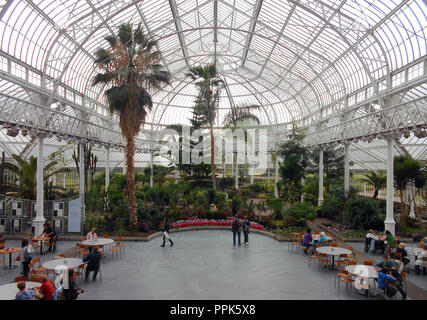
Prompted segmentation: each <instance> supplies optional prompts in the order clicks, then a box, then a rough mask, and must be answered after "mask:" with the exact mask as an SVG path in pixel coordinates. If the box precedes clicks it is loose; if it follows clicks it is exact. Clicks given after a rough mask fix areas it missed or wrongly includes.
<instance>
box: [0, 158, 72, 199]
mask: <svg viewBox="0 0 427 320" xmlns="http://www.w3.org/2000/svg"><path fill="white" fill-rule="evenodd" d="M12 157H13V159H15V161H16V163H17V164H13V163H9V162H4V163H2V164H0V166H1V168H2V169H8V170H10V171H12V172H14V173H15V174H16V175H17V176H18V179H19V184H18V185H17V186H11V185H9V186H7V187H8V189H9V190H12V191H11V192H10V193H9V194H11V195H13V196H16V197H20V198H22V199H28V200H36V198H37V158H34V157H33V156H31V157H30V159H29V160H28V161H26V160H25V159H22V158H21V157H19V156H17V155H16V154H13V155H12ZM57 164H58V162H57V161H55V160H54V161H51V162H49V163H48V164H47V165H46V166H45V167H44V169H43V183H44V185H45V187H48V180H49V178H50V177H52V176H55V175H56V174H59V173H64V172H70V171H71V170H70V169H69V168H64V167H62V168H59V169H56V170H55V169H54V168H55V166H56V165H57ZM55 188H56V189H62V188H61V187H58V186H57V187H55ZM46 190H47V189H46ZM47 194H48V193H47V192H46V193H45V196H47Z"/></svg>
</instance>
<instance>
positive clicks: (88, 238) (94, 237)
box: [86, 228, 98, 240]
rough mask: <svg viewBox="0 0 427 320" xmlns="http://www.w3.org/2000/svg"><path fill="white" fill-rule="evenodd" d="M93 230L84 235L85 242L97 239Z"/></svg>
mask: <svg viewBox="0 0 427 320" xmlns="http://www.w3.org/2000/svg"><path fill="white" fill-rule="evenodd" d="M95 231H96V230H95V228H92V230H90V231H89V233H88V234H87V235H86V239H87V240H96V239H98V235H97V234H96V232H95Z"/></svg>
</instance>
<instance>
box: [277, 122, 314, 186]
mask: <svg viewBox="0 0 427 320" xmlns="http://www.w3.org/2000/svg"><path fill="white" fill-rule="evenodd" d="M303 139H304V134H303V133H302V131H301V130H300V129H299V128H298V127H297V126H296V125H295V124H294V125H293V126H292V130H291V132H290V133H289V135H288V140H287V141H286V142H284V143H283V144H281V145H280V146H279V148H278V150H277V155H278V156H280V157H281V158H282V159H283V162H282V163H279V166H280V167H279V173H280V176H281V177H282V181H283V183H282V186H283V185H287V184H289V183H288V182H289V181H291V182H292V184H291V185H293V187H294V188H295V189H296V190H297V192H298V193H301V191H302V190H301V189H302V185H301V180H302V178H303V177H304V175H305V170H306V167H307V165H308V151H307V149H306V148H305V147H303V145H302V140H303Z"/></svg>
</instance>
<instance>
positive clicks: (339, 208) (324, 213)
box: [319, 198, 345, 220]
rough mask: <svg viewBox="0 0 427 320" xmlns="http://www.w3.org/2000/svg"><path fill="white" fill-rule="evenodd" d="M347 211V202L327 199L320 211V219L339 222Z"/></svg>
mask: <svg viewBox="0 0 427 320" xmlns="http://www.w3.org/2000/svg"><path fill="white" fill-rule="evenodd" d="M344 209H345V202H344V201H342V200H338V199H335V198H329V199H325V201H324V202H323V204H322V206H321V207H320V209H319V217H322V218H328V219H332V220H339V219H341V218H342V214H343V212H344Z"/></svg>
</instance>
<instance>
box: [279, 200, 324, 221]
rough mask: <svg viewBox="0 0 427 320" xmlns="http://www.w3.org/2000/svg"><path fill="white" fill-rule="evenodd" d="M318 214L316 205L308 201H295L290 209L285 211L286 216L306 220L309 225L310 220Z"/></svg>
mask: <svg viewBox="0 0 427 320" xmlns="http://www.w3.org/2000/svg"><path fill="white" fill-rule="evenodd" d="M316 216H317V213H316V210H315V209H314V207H313V206H312V205H311V204H309V203H307V202H298V203H294V204H293V205H292V206H291V207H290V208H289V209H288V210H286V211H285V217H286V218H292V219H295V220H297V221H298V220H302V221H304V223H305V225H307V223H308V221H313V220H314V219H315V218H316Z"/></svg>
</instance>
